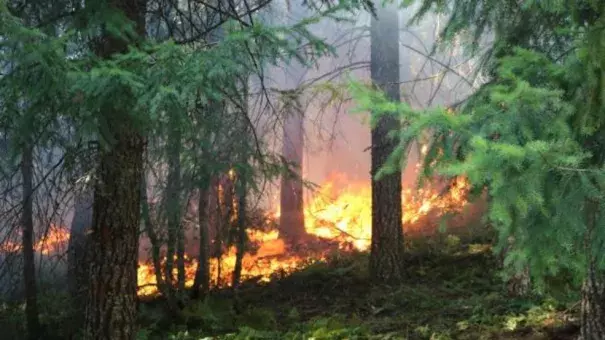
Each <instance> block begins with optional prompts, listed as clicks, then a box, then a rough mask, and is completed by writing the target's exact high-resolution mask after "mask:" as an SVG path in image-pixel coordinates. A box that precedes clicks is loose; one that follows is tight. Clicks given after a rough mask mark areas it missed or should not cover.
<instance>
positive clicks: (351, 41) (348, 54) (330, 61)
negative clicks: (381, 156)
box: [264, 0, 480, 197]
mask: <svg viewBox="0 0 605 340" xmlns="http://www.w3.org/2000/svg"><path fill="white" fill-rule="evenodd" d="M377 5H380V4H379V3H377ZM272 11H273V13H274V15H272V17H275V18H279V17H282V18H284V19H281V23H283V24H292V23H294V22H296V21H297V20H300V19H301V18H303V17H305V16H308V15H310V12H309V11H308V10H306V9H305V8H304V7H303V6H302V4H299V3H298V2H290V6H289V8H286V5H285V0H282V1H277V2H276V3H275V5H274V6H273V8H272ZM414 11H415V9H414V8H408V9H400V10H399V18H400V25H399V26H400V39H399V41H400V52H399V53H400V68H399V73H400V81H401V90H402V96H401V97H402V100H405V101H407V102H408V103H410V104H411V105H413V106H414V107H418V108H421V107H428V106H435V105H449V104H452V103H455V102H457V101H459V100H461V99H463V98H464V97H466V96H467V95H468V94H469V93H470V91H471V89H472V88H473V87H475V86H473V85H478V82H479V81H480V80H473V79H471V78H472V74H471V73H472V70H473V68H474V67H473V65H474V64H475V63H476V61H475V60H468V59H465V58H464V55H463V53H462V52H463V51H462V50H461V48H456V49H454V51H453V52H452V50H451V49H449V50H447V51H443V52H442V53H436V54H435V55H433V56H431V57H428V56H429V55H430V54H431V51H432V49H433V46H434V42H435V40H436V37H437V35H438V32H439V31H440V29H441V28H442V25H444V24H445V21H446V20H445V19H446V18H443V17H437V16H432V17H429V18H427V19H425V20H423V21H422V22H420V23H418V24H415V25H412V26H408V25H407V24H408V22H409V19H410V18H411V16H412V14H413V13H414ZM275 13H281V16H280V15H278V14H275ZM284 13H285V14H284ZM370 19H371V18H370V15H369V14H367V13H360V14H359V15H358V16H357V17H355V18H351V22H335V21H332V20H327V19H326V20H323V21H322V22H320V23H318V24H316V25H315V26H313V28H312V31H313V32H314V33H315V34H317V35H318V36H320V37H323V38H325V39H327V41H328V42H329V43H331V44H332V45H334V46H336V47H337V54H338V55H337V56H327V57H324V58H322V59H321V60H320V61H319V63H318V65H315V66H314V67H312V68H307V67H304V66H301V65H300V64H297V63H293V64H291V65H288V66H286V65H284V66H282V67H280V68H272V69H271V70H270V71H269V72H267V75H266V76H265V79H264V81H265V86H266V87H268V88H279V89H282V90H285V89H293V88H296V87H297V86H307V90H306V91H305V95H303V99H302V102H303V106H305V107H306V111H305V116H306V119H305V137H306V138H305V152H304V161H303V162H304V164H303V174H304V176H305V179H306V180H309V181H311V182H314V183H317V184H321V183H323V182H325V181H326V180H327V179H329V176H330V174H332V173H339V174H345V175H346V177H347V178H348V179H349V180H350V181H354V182H360V181H365V182H368V183H369V180H370V175H369V172H370V151H369V149H368V148H369V146H370V128H369V125H368V124H367V123H365V122H364V120H365V119H366V118H367V117H364V115H362V114H355V113H351V112H350V111H351V109H352V108H353V107H354V105H355V104H354V103H353V102H352V101H350V100H348V98H347V94H346V93H345V94H344V98H342V100H337V101H335V102H334V103H332V105H326V102H327V99H328V97H329V96H330V91H329V90H328V89H327V88H328V87H337V86H339V85H342V84H346V81H347V79H348V77H349V75H350V76H352V77H355V78H356V79H362V80H368V79H370V71H369V61H370V37H369V36H370V31H369V28H370ZM379 20H380V18H379ZM276 21H277V20H276ZM320 84H322V85H320ZM326 84H329V85H326ZM281 131H282V129H281V128H276V129H274V132H271V133H269V134H268V135H266V138H268V139H270V140H271V141H272V142H273V144H274V147H275V148H276V150H280V148H281V144H282V136H281V135H280V134H281ZM418 150H419V147H415V148H412V152H411V153H410V156H409V160H408V168H407V169H406V171H405V172H404V176H403V178H404V179H403V181H404V185H413V184H414V183H415V180H416V176H415V175H414V172H415V171H414V169H415V164H416V162H417V160H418ZM274 190H275V188H274ZM269 196H270V197H271V196H273V197H275V193H272V194H270V195H269Z"/></svg>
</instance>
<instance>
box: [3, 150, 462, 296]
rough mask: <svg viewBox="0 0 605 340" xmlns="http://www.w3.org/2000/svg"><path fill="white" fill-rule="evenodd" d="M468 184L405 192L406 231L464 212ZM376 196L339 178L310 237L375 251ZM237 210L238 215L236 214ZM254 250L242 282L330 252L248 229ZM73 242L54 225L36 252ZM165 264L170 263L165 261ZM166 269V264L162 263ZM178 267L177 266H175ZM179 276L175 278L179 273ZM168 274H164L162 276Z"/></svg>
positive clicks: (144, 278) (322, 194)
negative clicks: (296, 247) (293, 247)
mask: <svg viewBox="0 0 605 340" xmlns="http://www.w3.org/2000/svg"><path fill="white" fill-rule="evenodd" d="M422 152H423V153H426V148H425V147H423V149H422ZM469 187H470V186H469V183H468V181H467V180H466V179H465V178H463V177H459V178H457V179H456V180H455V181H454V183H453V184H452V185H451V186H450V187H449V188H448V190H440V189H439V188H438V187H437V186H435V185H434V186H426V187H423V188H420V189H417V190H412V189H405V190H403V191H402V193H401V198H402V209H403V216H402V223H403V226H404V232H406V233H409V232H414V231H418V230H421V229H422V228H425V227H427V226H430V225H433V226H434V223H433V222H435V220H434V219H435V218H438V217H440V216H443V215H444V214H447V213H452V212H454V213H455V212H460V211H461V210H462V209H463V208H464V207H465V205H466V204H467V201H466V197H467V193H468V190H469ZM371 201H372V194H371V188H370V186H369V185H368V184H367V183H356V182H353V183H351V182H350V181H348V180H347V178H346V176H344V175H341V174H334V175H333V176H332V177H331V178H330V179H329V180H328V181H326V183H324V184H323V185H322V186H321V187H320V188H319V190H318V191H317V192H316V193H314V195H313V197H312V198H311V199H310V200H309V202H308V203H307V204H306V206H305V208H304V211H305V228H306V230H307V233H308V234H310V235H313V236H315V237H316V238H318V239H323V240H328V241H330V243H333V244H335V245H337V246H338V248H339V249H340V250H341V251H351V250H359V251H366V250H368V249H369V247H370V243H371V233H372V208H371V207H372V205H371ZM237 208H238V207H237V205H234V207H233V210H234V211H237ZM279 215H280V211H279V209H277V210H275V211H273V212H269V213H268V216H267V217H268V218H270V219H273V220H274V221H277V220H279ZM247 234H248V239H249V244H250V245H249V247H248V248H249V250H251V251H247V252H246V254H244V256H243V259H242V273H241V278H242V280H246V279H255V280H257V281H260V282H268V281H270V280H271V279H272V278H273V277H275V276H276V275H280V274H281V275H287V274H289V273H292V272H294V271H296V270H299V269H302V268H304V267H306V266H308V265H309V264H310V263H313V262H316V261H324V260H325V259H326V257H327V252H328V249H323V250H315V251H310V250H309V251H306V252H304V253H303V252H300V251H297V252H292V251H288V249H287V246H286V244H285V243H284V241H283V240H282V239H280V238H279V232H278V231H277V230H257V229H249V230H247ZM68 240H69V231H68V230H67V229H66V228H64V227H58V226H55V225H51V226H50V228H49V230H48V232H47V233H46V234H45V235H44V236H43V237H42V238H41V239H40V240H38V242H36V244H35V246H34V248H35V250H36V252H39V253H41V254H51V253H55V252H58V251H60V250H62V251H64V250H65V248H66V245H67V242H68ZM21 249H22V247H21V245H20V242H11V241H4V242H0V251H4V252H18V251H20V250H21ZM184 260H185V277H186V282H185V286H186V287H191V286H193V283H194V278H195V272H196V270H197V267H198V261H197V259H195V258H191V257H190V256H185V259H184ZM235 261H236V248H235V247H231V248H229V249H226V251H225V252H224V254H223V255H222V256H221V257H220V258H211V259H210V263H209V265H210V277H211V284H212V285H213V286H215V287H227V286H230V285H231V284H232V279H233V277H232V276H233V271H234V268H235ZM164 262H165V261H164ZM161 265H162V266H163V263H162V264H161ZM175 267H176V266H175ZM174 270H175V273H174V276H175V277H176V271H177V269H176V268H175V269H174ZM137 274H138V276H137V277H138V284H139V289H138V295H139V296H154V295H157V294H158V287H157V282H156V276H155V271H154V266H153V264H152V263H151V262H149V261H140V263H139V266H138V273H137ZM162 274H163V272H162Z"/></svg>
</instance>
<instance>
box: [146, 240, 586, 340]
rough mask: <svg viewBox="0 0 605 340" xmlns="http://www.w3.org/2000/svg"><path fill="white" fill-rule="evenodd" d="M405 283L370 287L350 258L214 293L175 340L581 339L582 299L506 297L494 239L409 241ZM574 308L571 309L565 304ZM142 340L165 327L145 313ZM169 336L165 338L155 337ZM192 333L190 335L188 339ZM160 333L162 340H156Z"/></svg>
mask: <svg viewBox="0 0 605 340" xmlns="http://www.w3.org/2000/svg"><path fill="white" fill-rule="evenodd" d="M407 254H408V259H407V262H406V278H405V280H404V282H403V283H402V284H401V285H399V286H396V287H386V286H383V287H378V286H372V285H370V283H369V281H368V270H367V254H346V255H341V256H336V257H334V258H332V259H331V260H330V261H329V262H328V263H318V264H315V265H312V266H310V267H308V268H307V269H305V270H303V271H300V272H297V273H294V274H292V275H290V276H288V277H285V278H282V279H279V280H274V281H272V282H270V283H268V284H263V285H258V284H248V285H245V286H243V287H242V288H241V290H240V291H239V293H238V294H237V296H233V293H231V292H229V291H222V292H216V293H214V294H213V295H212V296H210V297H209V298H207V299H206V300H205V301H203V302H196V303H193V304H191V305H189V306H188V307H187V308H186V318H187V322H186V325H181V326H175V325H170V326H168V328H169V329H170V333H171V334H172V336H173V338H172V339H183V340H185V339H326V340H327V339H410V340H411V339H430V340H437V339H511V340H512V339H521V340H523V339H574V338H575V337H577V335H578V327H577V321H576V320H577V314H578V311H577V304H576V303H574V300H575V298H576V297H566V298H565V299H562V298H560V297H559V298H558V299H553V298H552V297H545V296H530V297H527V298H524V299H519V298H511V297H509V296H507V294H506V290H505V286H504V284H503V281H502V279H501V278H500V276H499V271H498V261H497V259H496V258H495V257H494V256H493V254H492V252H491V249H490V247H489V243H488V242H486V240H476V239H475V240H472V239H469V238H468V237H466V236H462V237H460V236H451V235H450V236H446V235H438V236H436V237H432V238H428V239H427V238H423V239H422V240H416V241H408V252H407ZM564 300H566V301H567V302H565V301H564ZM142 307H143V310H142V314H141V317H142V319H141V323H142V325H143V326H144V327H146V330H147V332H144V334H143V333H142V334H141V338H142V339H143V338H147V339H154V338H158V339H160V338H162V339H165V338H166V337H165V334H166V333H164V331H166V330H167V325H162V324H161V322H158V321H157V319H156V320H154V318H153V315H154V313H152V311H153V308H151V307H149V306H147V307H146V306H145V305H143V306H142ZM158 328H161V329H162V334H164V336H161V337H156V336H154V335H153V333H156V332H155V331H154V329H155V330H158ZM185 329H187V331H185ZM156 334H157V333H156Z"/></svg>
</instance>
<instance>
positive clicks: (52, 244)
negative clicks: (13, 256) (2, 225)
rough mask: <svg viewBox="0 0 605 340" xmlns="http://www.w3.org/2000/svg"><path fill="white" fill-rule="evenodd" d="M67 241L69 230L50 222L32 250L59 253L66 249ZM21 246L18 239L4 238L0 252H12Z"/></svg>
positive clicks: (44, 253) (42, 252) (43, 252)
mask: <svg viewBox="0 0 605 340" xmlns="http://www.w3.org/2000/svg"><path fill="white" fill-rule="evenodd" d="M68 241H69V230H68V229H67V228H65V227H61V226H57V225H54V224H51V225H50V226H49V228H48V229H47V230H46V232H45V233H44V235H43V236H42V238H41V239H40V240H38V242H36V243H35V244H34V251H36V252H37V253H40V254H42V255H50V254H56V253H60V252H63V251H65V250H66V248H67V242H68ZM21 248H22V246H21V243H20V242H19V241H10V240H6V241H4V242H2V243H1V244H0V252H3V253H13V252H18V251H20V250H21Z"/></svg>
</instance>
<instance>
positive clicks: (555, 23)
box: [350, 0, 605, 289]
mask: <svg viewBox="0 0 605 340" xmlns="http://www.w3.org/2000/svg"><path fill="white" fill-rule="evenodd" d="M593 5H594V4H593V3H591V2H588V1H578V2H561V1H546V2H544V1H524V3H523V5H522V6H512V7H511V6H509V3H508V2H500V1H490V0H485V1H467V0H460V1H455V2H453V3H452V5H451V6H450V5H449V4H448V5H446V3H444V2H442V1H433V0H427V1H422V6H421V9H420V12H419V13H418V14H417V17H418V18H420V17H422V16H423V15H425V14H426V13H428V12H429V11H431V10H438V11H446V12H449V13H450V14H451V19H450V21H449V23H448V25H447V26H446V27H445V29H444V31H443V32H442V35H443V38H444V39H445V40H451V39H453V38H454V37H458V36H460V35H470V40H469V42H470V44H468V47H470V50H471V51H474V49H475V47H476V46H477V43H478V42H479V39H480V38H481V37H482V36H483V34H484V32H485V31H486V30H487V29H488V28H491V29H493V32H494V33H495V43H494V45H493V49H492V51H490V52H489V53H488V54H486V55H485V56H484V59H485V60H484V61H485V62H484V63H483V69H482V70H480V71H482V72H484V73H486V74H488V75H490V76H491V80H490V82H488V83H487V84H485V85H484V86H482V87H481V88H480V89H479V90H478V91H477V92H476V93H474V94H473V95H472V96H471V97H470V98H468V99H467V100H466V102H465V103H464V105H463V106H462V107H461V108H460V109H459V110H458V112H455V113H454V112H452V111H451V110H447V109H445V108H435V109H429V110H425V111H417V110H412V109H410V107H409V106H408V105H406V104H403V103H391V102H389V101H388V100H386V98H385V97H384V96H383V95H382V94H380V93H376V92H374V91H373V90H371V89H369V88H367V87H365V86H363V85H362V84H359V83H357V82H352V84H351V86H350V91H351V93H352V95H353V97H354V98H355V100H356V102H357V105H358V110H362V111H371V112H372V113H373V115H374V116H380V115H383V114H395V115H396V116H397V117H398V118H399V119H401V120H402V121H404V122H406V124H405V126H406V127H405V129H403V130H402V131H400V133H399V136H398V138H399V143H400V144H399V147H398V148H397V149H396V150H395V152H394V154H393V155H392V156H391V158H390V159H389V161H388V163H387V164H386V165H385V166H384V168H383V169H382V170H381V173H389V172H392V171H393V170H395V169H398V168H399V167H400V166H401V160H402V159H404V157H403V156H404V153H405V150H406V147H407V145H408V144H409V141H411V140H412V139H415V138H422V137H423V136H425V135H426V134H427V133H428V134H430V135H431V136H432V144H431V150H430V151H429V152H428V156H427V159H426V160H425V163H424V172H423V174H424V175H425V176H430V175H432V174H435V173H439V174H440V175H445V176H460V175H464V176H467V177H468V179H469V180H470V182H471V184H472V185H473V186H474V188H476V192H478V193H480V192H481V191H482V189H483V188H486V189H487V191H488V194H489V220H490V222H491V223H492V224H493V225H494V226H495V227H496V230H497V232H498V236H499V237H498V241H499V242H498V244H497V246H496V249H495V250H496V251H499V250H501V249H503V248H504V247H505V246H507V245H508V239H509V237H510V236H513V237H514V239H515V247H514V249H513V250H512V251H510V252H509V253H508V254H507V259H506V268H507V269H508V270H510V273H514V272H516V271H519V270H521V269H522V268H524V266H525V265H530V268H531V271H530V272H531V273H532V275H533V279H534V282H535V283H536V287H537V288H539V289H541V288H544V284H545V281H544V278H545V277H552V276H556V275H557V274H558V273H559V272H561V271H564V272H566V273H567V274H572V277H573V278H575V279H576V283H578V281H579V280H581V279H582V278H583V277H584V271H585V268H586V264H587V262H586V260H587V258H586V252H585V250H584V240H585V238H586V236H587V233H588V232H589V231H590V229H591V228H593V227H594V226H590V225H588V219H587V215H588V214H590V212H588V211H587V209H588V206H587V202H591V201H595V202H599V204H600V207H598V208H597V210H601V211H602V209H603V208H605V206H604V205H603V202H605V199H604V198H605V196H604V195H603V192H605V157H604V155H603V145H605V144H603V142H604V141H605V124H603V118H602V117H603V107H604V106H603V102H602V98H601V93H603V92H602V91H603V88H604V87H603V82H602V81H601V77H602V70H603V69H605V68H603V65H605V64H604V62H605V58H603V57H602V54H597V53H592V52H588V51H589V50H590V51H600V49H601V48H602V46H603V42H602V39H601V38H598V37H597V35H599V36H602V26H601V21H603V19H602V16H601V15H600V14H601V12H600V10H601V9H600V8H597V7H594V6H593ZM594 32H600V33H598V34H596V33H594ZM511 46H512V48H511ZM434 164H436V165H434ZM603 223H605V214H599V217H598V220H597V221H596V225H601V226H602V225H603ZM590 237H591V238H592V242H591V247H592V249H591V250H592V253H593V254H602V253H603V250H604V249H603V248H602V247H603V246H602V244H603V243H602V241H603V240H604V238H605V233H603V232H602V228H600V229H599V232H595V233H592V234H591V236H590ZM604 260H605V258H604V257H603V256H599V257H598V258H597V261H598V262H599V264H600V265H603V263H604V262H605V261H604Z"/></svg>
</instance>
